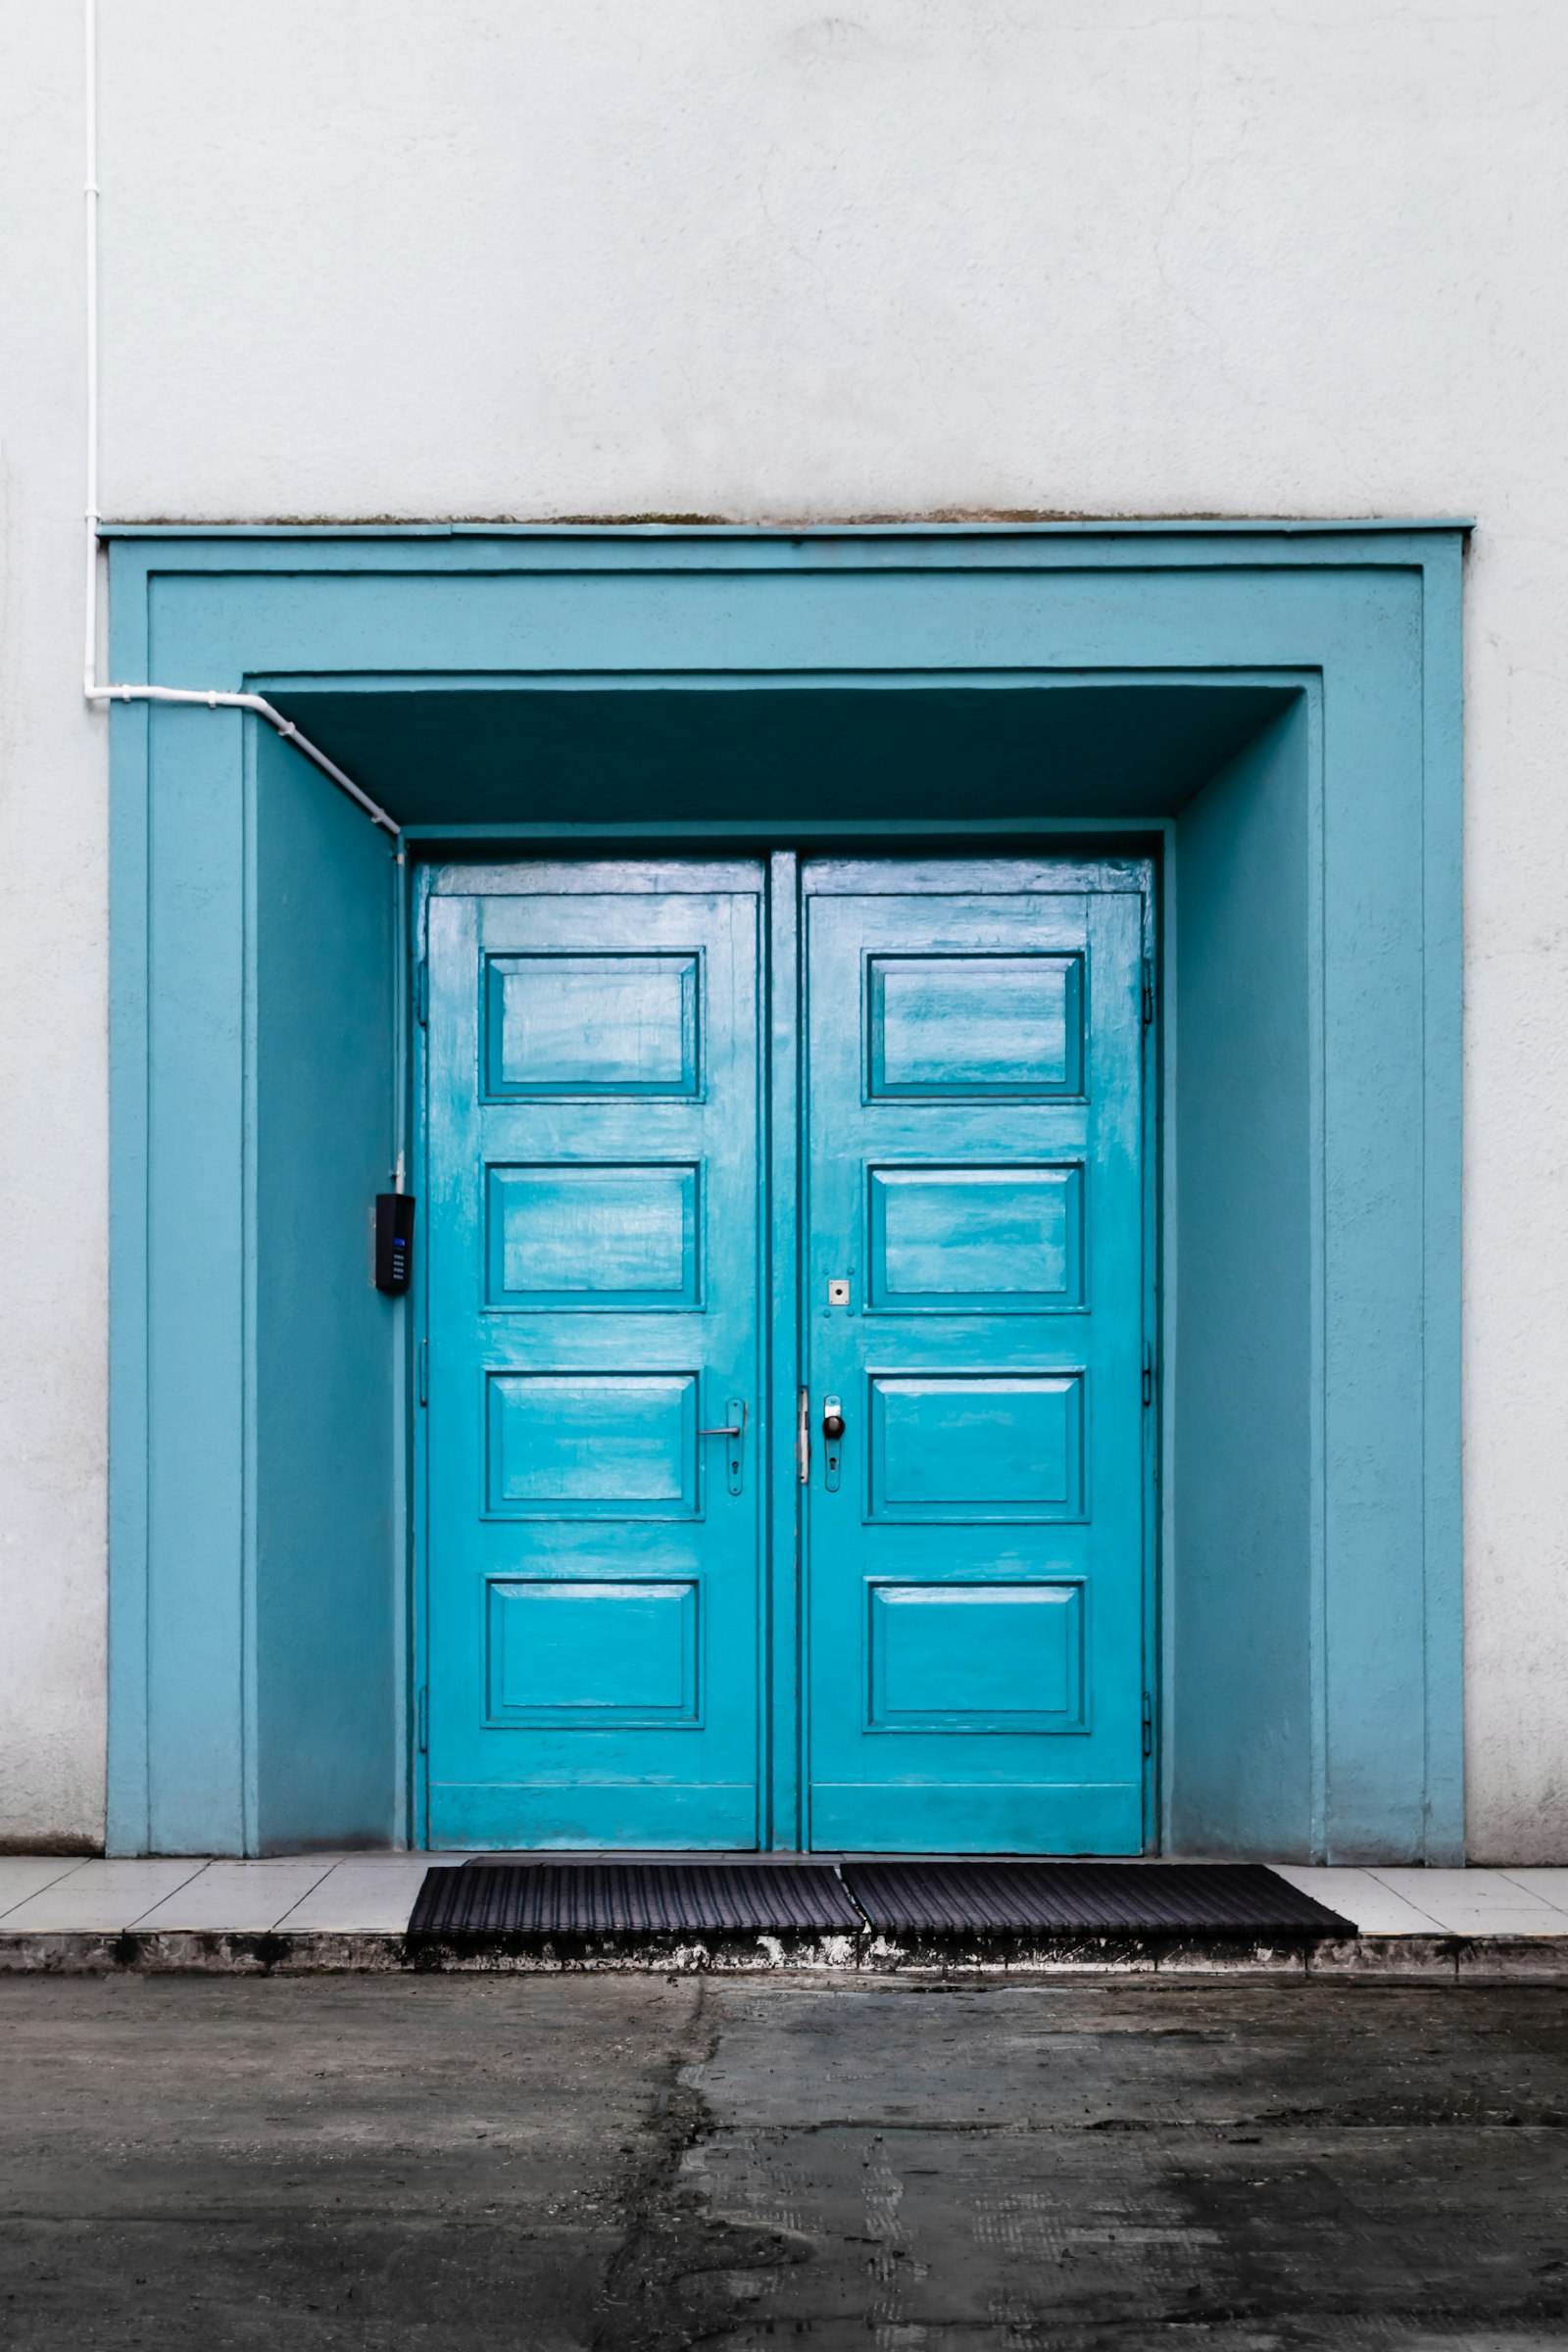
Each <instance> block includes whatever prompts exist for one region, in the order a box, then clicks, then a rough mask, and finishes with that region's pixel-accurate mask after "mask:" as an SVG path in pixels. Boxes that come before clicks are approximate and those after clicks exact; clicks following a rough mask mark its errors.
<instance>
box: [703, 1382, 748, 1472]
mask: <svg viewBox="0 0 1568 2352" xmlns="http://www.w3.org/2000/svg"><path fill="white" fill-rule="evenodd" d="M724 1410H725V1412H726V1413H727V1414H728V1415H729V1419H728V1420H727V1421H720V1422H719V1423H718V1424H717V1426H716V1427H715V1428H713V1429H700V1430H699V1431H698V1432H697V1435H698V1436H699V1437H700V1438H728V1440H729V1444H728V1446H726V1447H725V1449H724V1451H725V1457H726V1458H725V1462H724V1480H725V1484H726V1485H727V1486H728V1488H729V1491H730V1493H731V1494H732V1495H738V1494H739V1493H740V1491H741V1485H742V1482H743V1480H744V1478H745V1474H746V1420H747V1413H746V1399H745V1397H725V1399H724Z"/></svg>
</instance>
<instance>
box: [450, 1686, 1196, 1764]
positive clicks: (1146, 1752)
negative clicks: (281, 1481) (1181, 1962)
mask: <svg viewBox="0 0 1568 2352" xmlns="http://www.w3.org/2000/svg"><path fill="white" fill-rule="evenodd" d="M414 1720H415V1739H416V1740H417V1743H418V1749H419V1753H420V1755H421V1756H426V1755H428V1754H429V1752H430V1686H429V1684H428V1683H421V1684H420V1685H419V1688H418V1690H417V1691H416V1692H415V1697H414ZM1144 1752H1145V1754H1146V1755H1147V1754H1148V1752H1149V1751H1148V1749H1147V1748H1146V1749H1145V1751H1144Z"/></svg>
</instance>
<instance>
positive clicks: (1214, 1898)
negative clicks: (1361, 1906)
mask: <svg viewBox="0 0 1568 2352" xmlns="http://www.w3.org/2000/svg"><path fill="white" fill-rule="evenodd" d="M844 1875H845V1878H846V1879H847V1880H848V1882H849V1886H850V1890H851V1892H852V1893H853V1894H854V1896H855V1899H856V1901H857V1902H858V1904H859V1906H860V1909H861V1910H862V1911H863V1912H864V1913H865V1916H866V1918H867V1919H868V1920H869V1921H870V1923H871V1926H872V1927H873V1928H875V1929H876V1930H877V1931H878V1933H879V1934H881V1935H892V1936H910V1935H913V1936H961V1935H966V1934H980V1935H985V1934H987V1933H991V1934H995V1935H1023V1934H1034V1935H1042V1934H1044V1935H1058V1936H1061V1935H1066V1936H1182V1935H1190V1936H1280V1935H1287V1936H1303V1935H1304V1936H1353V1935H1354V1934H1355V1930H1354V1928H1353V1927H1352V1926H1351V1925H1350V1922H1349V1921H1348V1919H1341V1918H1340V1917H1339V1915H1338V1913H1337V1912H1334V1911H1329V1910H1326V1909H1325V1908H1324V1906H1323V1905H1322V1904H1321V1903H1319V1902H1314V1900H1313V1899H1312V1897H1311V1895H1309V1894H1302V1893H1301V1892H1300V1891H1299V1888H1297V1887H1293V1886H1292V1885H1291V1882H1290V1880H1289V1879H1281V1878H1277V1877H1276V1876H1275V1874H1274V1872H1273V1871H1271V1870H1268V1869H1266V1868H1265V1867H1264V1865H1263V1864H1262V1863H1260V1862H1157V1863H1152V1862H847V1863H846V1864H845V1865H844Z"/></svg>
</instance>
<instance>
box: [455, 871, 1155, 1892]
mask: <svg viewBox="0 0 1568 2352" xmlns="http://www.w3.org/2000/svg"><path fill="white" fill-rule="evenodd" d="M1149 896H1150V894H1149V875H1148V871H1147V869H1146V868H1145V867H1144V866H1143V865H1142V864H1140V863H1139V862H1137V861H1133V860H1126V861H1114V862H1103V863H1095V862H1079V861H1067V860H1062V861H1050V862H1041V861H1031V862H1024V861H1019V860H1006V859H964V860H957V859H952V860H942V861H930V860H914V859H902V860H901V859H896V858H880V859H875V860H867V859H844V858H839V859H828V858H823V859H810V858H795V857H793V856H785V855H778V856H774V857H772V858H765V859H761V860H758V861H756V862H751V861H739V860H737V861H726V862H720V861H717V860H692V861H689V862H675V861H665V860H658V861H649V860H642V861H633V860H630V859H627V860H620V861H615V862H606V863H587V862H583V863H560V864H545V863H538V862H518V863H516V864H515V865H512V864H509V865H505V866H496V865H486V866H482V867H479V866H461V865H458V866H448V867H441V868H436V869H432V871H431V872H430V874H429V876H428V886H427V891H426V895H425V897H424V899H423V907H422V918H421V919H422V926H423V937H422V948H423V955H424V958H425V964H426V972H425V977H424V985H423V987H422V989H421V1003H422V1005H423V1017H424V1024H425V1025H424V1031H423V1077H422V1085H423V1102H424V1135H423V1151H424V1178H423V1183H424V1191H425V1199H426V1204H427V1205H426V1207H425V1208H424V1209H423V1210H422V1211H421V1216H422V1218H423V1219H424V1233H425V1266H424V1278H423V1292H422V1301H421V1303H422V1310H423V1314H424V1319H425V1332H426V1340H425V1349H426V1352H425V1354H424V1358H423V1360H424V1366H425V1369H424V1373H423V1376H422V1378H421V1383H420V1389H421V1404H420V1410H419V1420H420V1423H421V1425H422V1437H421V1446H422V1462H423V1475H422V1495H423V1508H422V1526H423V1582H422V1593H423V1606H422V1611H421V1618H422V1622H421V1673H422V1675H423V1677H424V1680H425V1687H426V1704H425V1706H424V1708H423V1709H422V1710H421V1713H422V1716H423V1720H424V1723H425V1727H426V1729H425V1750H426V1752H425V1754H424V1756H423V1759H422V1760H423V1762H424V1765H425V1768H426V1798H427V1834H428V1838H429V1841H430V1843H431V1844H433V1845H437V1846H480V1847H508V1848H511V1847H516V1848H558V1849H560V1848H616V1849H624V1848H642V1849H645V1850H646V1849H650V1848H653V1849H708V1850H714V1849H738V1848H749V1847H758V1846H777V1847H797V1846H803V1845H805V1846H810V1847H814V1848H817V1849H823V1848H826V1849H835V1850H841V1849H852V1850H858V1851H868V1850H869V1851H886V1852H894V1851H903V1852H910V1851H928V1852H977V1853H980V1852H1011V1853H1073V1852H1092V1853H1128V1852H1137V1851H1139V1850H1140V1849H1141V1847H1142V1845H1143V1843H1144V1838H1145V1783H1146V1777H1147V1772H1148V1763H1147V1757H1148V1750H1149V1745H1150V1739H1149V1728H1148V1727H1149V1699H1148V1696H1147V1693H1148V1691H1149V1684H1150V1678H1149V1676H1148V1673H1147V1671H1146V1664H1145V1659H1146V1650H1147V1644H1148V1587H1149V1560H1150V1557H1151V1552H1152V1541H1151V1516H1150V1513H1151V1501H1150V1493H1151V1479H1152V1462H1153V1451H1154V1449H1153V1442H1152V1422H1153V1415H1152V1411H1151V1410H1150V1406H1151V1402H1152V1356H1151V1355H1150V1353H1149V1351H1148V1348H1147V1345H1146V1335H1147V1330H1148V1325H1149V1298H1150V1290H1151V1281H1150V1265H1149V1254H1148V1240H1147V1235H1146V1201H1147V1191H1148V1187H1147V1184H1146V1169H1145V1150H1146V1127H1147V1101H1146V1097H1147V1090H1148V1085H1149V1070H1150V1067H1151V1056H1150V1047H1149V1035H1150V1032H1149V1011H1150V1002H1151V999H1150V991H1149V971H1150V966H1149V962H1148V956H1149Z"/></svg>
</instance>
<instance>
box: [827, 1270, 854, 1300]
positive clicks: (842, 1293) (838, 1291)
mask: <svg viewBox="0 0 1568 2352" xmlns="http://www.w3.org/2000/svg"><path fill="white" fill-rule="evenodd" d="M827 1302H828V1304H829V1306H848V1305H849V1303H850V1286H849V1284H848V1283H847V1282H846V1281H845V1280H844V1279H843V1278H842V1276H841V1277H839V1278H838V1279H837V1280H835V1281H833V1282H830V1283H829V1284H828V1286H827Z"/></svg>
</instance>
